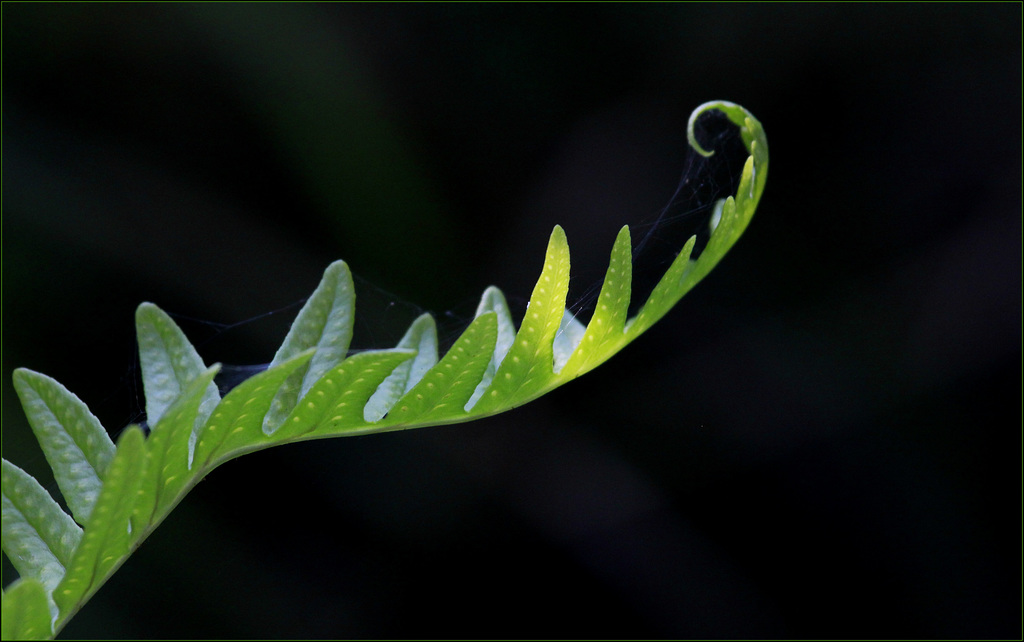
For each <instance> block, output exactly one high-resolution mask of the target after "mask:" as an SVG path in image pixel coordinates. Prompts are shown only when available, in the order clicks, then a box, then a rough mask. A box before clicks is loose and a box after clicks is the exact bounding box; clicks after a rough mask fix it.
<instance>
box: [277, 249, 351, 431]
mask: <svg viewBox="0 0 1024 642" xmlns="http://www.w3.org/2000/svg"><path fill="white" fill-rule="evenodd" d="M355 305H356V294H355V287H354V286H353V285H352V273H351V272H349V269H348V266H347V265H346V264H345V262H344V261H335V262H334V263H332V264H331V265H330V266H329V267H328V268H327V270H326V271H325V272H324V278H323V279H322V280H321V281H320V285H319V286H317V288H316V290H315V291H314V292H313V294H312V296H310V297H309V300H308V301H306V304H305V305H304V306H302V309H301V310H299V315H298V316H297V317H296V318H295V322H294V323H293V324H292V327H291V329H289V330H288V336H286V337H285V339H284V343H283V344H281V347H280V348H279V349H278V351H277V354H275V355H274V360H273V361H271V362H270V365H271V366H276V365H278V364H279V363H281V362H283V361H285V360H287V359H290V358H291V357H294V356H295V355H297V354H299V353H300V352H303V351H305V350H307V349H309V348H316V352H315V353H314V354H313V358H312V359H311V360H310V361H309V363H308V364H306V365H303V366H300V367H299V368H298V369H297V370H295V372H293V373H292V375H291V376H289V377H288V380H287V381H286V382H285V384H284V385H283V386H281V389H280V390H279V391H278V393H277V395H276V396H275V397H274V402H273V404H272V405H271V407H270V412H268V413H267V416H266V418H265V419H264V420H263V431H264V432H266V433H267V434H268V435H269V434H272V433H273V432H274V431H275V430H277V429H278V427H280V425H281V423H282V422H283V421H284V420H285V417H287V416H288V414H289V413H291V411H292V409H293V408H295V406H296V403H297V402H298V400H299V398H300V397H302V396H303V395H305V394H306V392H308V391H309V389H310V388H311V387H312V386H313V384H314V383H316V382H317V380H319V379H320V377H321V376H323V374H324V373H325V372H327V371H328V370H330V369H331V368H333V367H334V366H336V365H338V364H339V363H341V361H342V359H344V358H345V355H346V354H347V353H348V346H349V343H350V342H351V341H352V325H353V323H354V316H355Z"/></svg>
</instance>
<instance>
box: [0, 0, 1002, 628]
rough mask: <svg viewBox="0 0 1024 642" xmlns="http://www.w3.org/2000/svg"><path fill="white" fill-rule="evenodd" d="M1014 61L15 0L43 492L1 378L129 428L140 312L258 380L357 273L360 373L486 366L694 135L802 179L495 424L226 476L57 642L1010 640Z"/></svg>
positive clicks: (856, 8)
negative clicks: (632, 326) (492, 329)
mask: <svg viewBox="0 0 1024 642" xmlns="http://www.w3.org/2000/svg"><path fill="white" fill-rule="evenodd" d="M1020 25H1021V6H1020V4H1018V3H1010V4H986V5H945V4H943V5H922V4H912V5H699V4H698V5H691V4H686V5H671V4H670V5H660V4H659V5H639V6H637V5H603V4H602V5H530V6H509V5H485V6H476V5H426V6H412V5H375V4H370V5H301V4H298V5H292V4H281V5H274V4H270V5H214V6H206V5H187V4H185V5H175V4H171V5H165V4H146V5H133V4H127V5H124V4H117V5H102V4H100V5H95V4H89V5H54V4H49V5H39V4H9V3H5V4H4V5H3V52H2V53H3V319H2V321H3V377H4V383H3V437H4V439H3V445H4V450H3V452H4V457H5V458H8V459H10V460H12V461H14V462H15V463H17V464H18V465H20V466H22V467H24V468H25V469H26V470H28V471H30V472H32V473H33V474H36V475H38V476H39V477H40V478H41V479H42V480H44V482H45V481H46V480H47V479H48V478H47V475H48V473H47V472H46V465H45V461H44V460H43V458H42V456H41V454H40V451H39V450H38V447H37V446H36V445H35V444H34V441H33V438H32V436H31V432H30V430H29V428H28V425H27V423H26V421H25V420H24V417H23V415H22V414H21V411H20V408H19V406H18V403H17V399H16V396H15V394H14V392H13V388H12V386H11V385H10V383H9V382H10V378H9V377H10V373H11V371H12V370H13V369H14V368H16V367H20V366H24V367H29V368H32V369H35V370H39V371H41V372H44V373H46V374H48V375H50V376H53V377H54V378H56V379H57V380H59V381H60V382H62V383H63V384H65V385H66V386H67V387H68V388H69V389H71V390H72V391H74V392H75V393H76V394H78V395H79V396H80V397H81V398H82V399H84V400H85V401H86V402H87V403H88V404H89V405H90V407H91V408H92V409H93V411H94V412H95V413H96V414H97V415H98V416H99V417H100V419H101V420H102V421H103V423H104V425H106V426H107V427H108V429H110V430H111V432H112V433H116V432H117V431H118V430H120V429H121V428H123V427H124V426H125V425H127V424H128V423H129V422H130V421H133V420H134V421H138V420H140V419H141V417H140V416H139V405H138V402H137V401H136V400H135V398H134V396H133V391H134V384H133V381H134V380H135V377H136V373H135V371H134V369H133V359H134V357H133V354H134V350H135V346H134V338H133V332H134V331H133V314H134V309H135V307H136V306H137V305H138V304H139V303H140V302H141V301H153V302H155V303H157V304H158V305H160V306H161V307H163V308H164V309H166V310H168V311H169V312H172V313H174V314H176V315H178V319H179V322H180V323H181V325H182V327H183V328H184V329H185V331H186V333H188V334H189V336H190V337H192V338H193V340H194V341H195V343H197V344H198V345H199V351H200V353H201V354H202V355H203V356H204V357H205V358H206V360H207V362H210V363H212V362H215V361H223V362H225V363H230V364H249V363H260V362H266V361H269V360H270V358H271V357H272V356H273V352H274V350H275V349H276V346H277V345H278V344H279V343H280V341H281V339H282V338H283V336H284V333H285V331H286V330H287V327H288V324H289V323H290V320H291V318H292V317H293V316H294V314H295V312H296V311H297V307H296V306H294V305H292V304H295V303H296V302H297V301H300V300H301V298H302V297H304V296H307V295H308V294H309V292H311V291H312V289H313V288H314V287H315V285H316V283H317V282H318V280H319V278H320V274H321V272H322V271H323V269H324V268H325V267H326V266H327V265H328V264H329V263H330V262H331V261H332V260H335V259H338V258H344V259H345V260H346V261H347V262H348V263H349V265H350V266H351V267H352V269H353V271H354V272H355V273H356V274H357V275H358V276H360V277H362V278H365V279H366V281H367V283H372V284H373V287H369V286H366V285H365V284H364V285H363V286H361V287H362V288H363V290H365V291H366V293H367V294H366V295H365V296H364V295H363V294H361V295H360V297H361V298H360V300H359V306H360V307H359V311H360V314H359V315H357V316H359V317H360V321H359V325H358V327H357V330H356V332H357V336H356V346H357V347H364V348H366V347H368V348H381V347H386V346H388V345H390V342H393V341H394V340H396V339H397V338H398V336H399V335H400V333H401V329H398V330H397V331H396V330H394V329H392V328H391V325H393V324H394V325H397V326H400V324H401V322H407V321H409V320H411V319H412V318H413V317H414V316H415V314H417V313H418V312H419V311H420V310H423V309H426V310H433V311H436V312H438V316H439V319H440V320H441V321H442V325H443V327H444V328H446V330H447V331H448V332H455V331H457V330H458V326H459V324H460V323H462V322H464V321H465V320H466V319H467V318H468V317H470V316H471V315H472V311H473V308H474V307H475V303H476V297H478V296H479V294H480V293H481V292H482V291H483V289H484V287H486V286H487V285H490V284H494V285H498V286H499V287H501V288H502V289H503V290H504V291H505V292H506V294H507V295H508V296H509V298H510V299H511V300H512V301H513V303H515V304H517V305H521V304H522V302H523V301H525V299H526V297H528V295H529V292H530V289H531V288H532V285H533V282H534V280H535V279H536V277H537V274H538V273H539V270H540V267H541V263H542V261H543V253H544V246H545V243H546V240H547V236H548V234H549V233H550V230H551V227H552V226H553V225H554V224H556V223H559V224H561V225H562V226H563V227H564V228H565V230H566V233H567V235H568V238H569V245H570V248H571V249H572V251H573V269H574V274H577V275H578V276H577V277H576V280H574V288H579V287H585V285H587V284H590V283H592V281H593V279H597V278H599V276H600V274H601V272H602V271H603V269H604V264H605V261H606V260H607V254H608V251H609V250H610V248H611V244H612V240H613V239H614V235H615V232H616V231H617V229H618V227H619V226H621V225H622V224H623V223H634V224H635V223H639V222H642V221H644V220H647V219H648V218H649V217H650V216H651V215H652V214H653V213H655V212H656V211H657V210H658V208H659V207H660V206H662V205H663V204H664V203H665V202H666V201H667V200H668V198H669V197H670V196H671V195H672V192H673V190H674V188H675V185H676V182H677V180H678V177H679V172H680V170H681V168H682V167H683V166H684V164H685V158H686V153H685V152H686V150H685V147H686V145H685V125H686V119H687V117H688V115H689V113H690V110H692V109H693V108H694V107H695V106H697V105H698V104H700V103H702V102H704V101H707V100H711V99H727V100H732V101H735V102H738V103H740V104H742V105H744V106H745V107H747V108H748V109H750V110H751V111H752V112H753V113H754V114H755V115H756V116H757V117H758V118H759V119H760V120H761V122H762V123H763V124H764V126H765V129H766V131H767V134H768V140H769V142H770V147H771V170H770V177H769V179H768V186H767V189H766V192H765V195H764V198H763V200H762V204H761V207H760V209H759V211H758V213H757V216H755V218H754V220H753V222H752V224H751V226H750V228H749V229H748V231H747V233H746V234H745V236H744V237H743V238H742V239H741V240H740V242H739V243H738V244H737V245H736V247H735V248H734V249H733V250H732V252H731V253H730V254H729V256H728V257H726V259H725V260H724V261H723V262H722V264H721V265H720V266H719V267H718V268H717V269H716V270H715V272H713V273H712V274H711V275H710V276H709V277H708V278H707V279H706V280H705V281H704V282H703V283H701V284H700V285H699V286H698V287H697V288H696V290H695V291H694V292H692V293H691V294H690V295H688V296H687V297H686V298H685V299H683V301H682V302H681V303H680V304H679V305H678V306H677V307H676V309H675V310H674V311H672V312H671V313H670V314H669V315H668V316H667V317H666V318H665V319H664V320H663V321H661V322H660V323H659V324H658V325H657V326H655V327H654V328H653V329H652V330H651V331H650V332H648V333H647V334H646V335H644V336H643V337H642V338H641V339H640V340H638V341H637V342H636V343H634V344H633V345H631V346H630V347H629V348H628V349H627V350H626V351H624V352H623V353H622V354H620V355H619V356H617V357H615V358H614V359H613V360H612V361H611V362H609V363H608V364H606V365H604V366H602V367H601V368H599V369H598V370H596V371H595V372H593V373H591V374H589V375H587V376H586V377H584V378H582V379H581V380H579V381H576V382H573V383H572V384H570V385H568V386H566V387H564V388H561V389H559V390H558V391H556V392H554V393H552V394H550V395H548V396H546V397H544V398H542V399H540V400H538V401H536V402H533V403H531V404H530V405H528V406H525V407H523V408H520V409H517V410H515V411H512V412H509V413H506V414H504V415H501V416H498V417H494V418H491V419H488V420H483V421H479V422H475V423H470V424H465V425H458V426H449V427H442V428H431V429H425V430H418V431H410V432H399V433H389V434H384V435H373V436H366V437H357V438H351V439H333V440H326V441H320V442H312V443H306V444H299V445H292V446H287V447H282V448H278V449H273V450H270V451H266V452H263V453H258V454H254V455H250V456H246V457H244V458H242V459H239V460H236V461H234V462H231V463H229V464H227V465H225V466H223V467H222V468H219V469H218V470H216V471H215V472H214V473H212V474H211V475H210V476H209V477H208V478H207V480H206V481H204V482H203V483H202V484H200V485H199V486H198V487H197V488H196V489H195V490H194V491H193V492H192V493H191V495H190V496H189V497H188V498H187V499H186V500H185V501H184V502H183V503H182V505H180V506H179V507H178V508H177V509H176V510H175V512H174V513H173V514H172V515H171V516H170V517H169V518H168V520H167V521H166V522H165V523H164V524H163V525H162V526H161V527H160V528H159V529H158V530H157V531H156V533H155V534H154V535H153V536H152V537H150V539H149V540H147V542H146V543H145V545H144V546H143V547H142V548H141V549H140V550H139V551H138V552H137V553H136V554H135V555H134V556H133V557H132V558H131V559H130V560H129V561H128V563H127V564H126V565H125V566H124V567H123V568H122V569H121V570H120V571H119V572H118V573H117V574H116V575H115V576H114V577H113V578H112V579H111V581H110V582H108V584H107V585H106V586H104V587H103V589H102V590H101V591H100V592H99V593H98V594H97V595H96V596H95V597H94V598H93V599H92V600H91V601H90V603H89V604H87V605H86V607H85V608H84V609H83V611H82V612H81V613H80V614H79V615H78V616H76V617H75V618H74V620H72V622H71V624H70V625H69V626H68V627H67V628H66V629H65V632H64V634H63V636H65V637H103V638H109V637H155V638H177V637H184V638H188V637H364V636H369V637H437V636H457V637H465V636H482V637H504V636H529V637H538V636H554V637H580V636H600V637H623V636H625V637H643V636H675V637H687V636H703V637H736V636H745V637H819V636H820V637H861V636H863V637H890V636H893V637H1017V638H1019V636H1020V635H1021V618H1020V613H1021V612H1020V604H1021V560H1020V545H1021V530H1020V526H1021V512H1020V510H1021V494H1020V487H1021V469H1020V463H1021V456H1020V453H1021V414H1020V409H1021V396H1020V394H1021V376H1020V375H1021V352H1020V350H1021V340H1020V339H1021V297H1020V293H1021V278H1020V275H1021V252H1020V249H1021V129H1020V122H1021V28H1020ZM389 293H390V294H389ZM288 306H292V307H288ZM282 308H286V309H284V310H281V309H282ZM275 310H281V311H280V312H278V313H275V314H271V315H269V316H263V317H261V318H259V319H258V320H254V321H251V322H249V323H245V324H242V325H239V326H238V327H234V328H232V329H230V330H227V331H225V332H220V333H218V332H217V331H216V330H217V328H216V327H214V326H213V325H211V323H219V324H235V323H238V322H242V321H246V320H250V319H253V318H254V317H257V316H259V315H265V314H266V313H267V312H270V311H275ZM190 319H199V320H202V321H205V322H207V323H201V322H195V321H190ZM50 479H52V478H50ZM4 564H5V566H4V569H5V575H6V577H5V578H4V582H5V583H9V582H10V581H11V578H12V577H13V576H14V574H13V572H12V571H10V566H9V565H8V563H7V561H6V559H5V561H4Z"/></svg>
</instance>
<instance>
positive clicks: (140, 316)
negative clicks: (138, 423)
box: [135, 303, 220, 427]
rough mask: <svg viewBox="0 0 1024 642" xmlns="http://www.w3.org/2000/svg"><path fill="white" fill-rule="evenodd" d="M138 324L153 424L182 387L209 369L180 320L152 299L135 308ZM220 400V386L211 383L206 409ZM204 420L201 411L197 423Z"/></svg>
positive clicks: (148, 414)
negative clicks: (157, 305)
mask: <svg viewBox="0 0 1024 642" xmlns="http://www.w3.org/2000/svg"><path fill="white" fill-rule="evenodd" d="M135 328H136V332H137V333H138V340H139V365H140V366H141V368H142V385H143V387H144V389H145V391H146V421H147V423H148V424H149V426H150V427H153V426H155V425H156V424H157V423H158V422H159V421H160V418H161V417H163V414H164V412H166V411H167V408H168V407H170V405H171V404H172V403H174V401H175V399H177V398H178V397H179V396H180V395H181V393H182V391H184V390H185V388H186V387H188V385H189V384H190V383H192V381H193V380H194V379H195V378H196V377H198V376H199V375H201V374H202V373H203V371H204V370H206V364H204V363H203V359H202V358H201V357H200V356H199V353H198V352H196V349H195V348H194V347H192V344H191V343H190V342H189V340H188V339H187V338H186V337H185V333H184V332H182V331H181V328H179V327H178V324H177V323H175V322H174V320H173V319H171V317H170V316H168V315H167V313H166V312H164V311H163V310H161V309H160V308H158V307H156V306H155V305H153V304H152V303H143V304H142V305H140V306H139V307H138V309H137V310H136V311H135ZM219 401H220V393H218V392H217V386H216V385H214V384H213V383H210V385H209V386H207V389H206V391H205V394H204V396H203V400H202V408H203V413H204V414H205V415H207V416H208V415H209V414H210V412H212V411H213V408H214V407H215V406H216V405H217V403H218V402H219ZM204 420H205V417H203V416H202V415H200V417H199V418H197V423H199V424H201V423H202V421H204Z"/></svg>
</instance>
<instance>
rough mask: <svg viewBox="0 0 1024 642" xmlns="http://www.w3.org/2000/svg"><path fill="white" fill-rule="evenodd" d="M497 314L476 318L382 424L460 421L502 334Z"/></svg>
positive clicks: (405, 424)
mask: <svg viewBox="0 0 1024 642" xmlns="http://www.w3.org/2000/svg"><path fill="white" fill-rule="evenodd" d="M496 317H497V315H496V314H495V313H493V312H487V313H485V314H482V315H480V316H478V317H477V318H475V319H473V322H472V323H470V324H469V327H468V328H466V331H465V332H463V333H462V336H460V337H459V338H458V340H457V341H456V342H455V344H454V345H453V346H452V347H451V349H450V350H449V351H448V353H447V354H445V355H444V357H443V358H442V359H441V360H440V361H438V362H437V365H435V366H434V367H433V368H431V369H430V372H428V373H427V374H426V375H424V377H423V379H422V380H421V381H420V382H419V383H418V384H416V386H414V387H413V389H412V390H410V391H409V392H408V393H407V394H406V395H405V396H404V397H402V398H401V399H400V400H399V401H398V403H397V404H395V407H394V408H393V409H392V410H391V414H389V415H388V417H387V419H386V420H384V421H383V422H382V423H383V424H386V425H389V426H392V425H399V426H408V425H416V424H424V423H433V422H443V421H445V418H452V419H448V420H449V421H451V420H458V419H459V418H462V417H463V416H464V415H465V405H466V402H467V401H469V397H470V396H471V395H472V394H473V390H474V388H475V387H476V385H477V383H478V382H479V381H480V377H481V376H483V372H484V369H485V368H486V367H487V363H488V362H489V361H490V360H491V356H492V355H493V354H494V343H495V341H496V340H497V337H498V323H497V318H496Z"/></svg>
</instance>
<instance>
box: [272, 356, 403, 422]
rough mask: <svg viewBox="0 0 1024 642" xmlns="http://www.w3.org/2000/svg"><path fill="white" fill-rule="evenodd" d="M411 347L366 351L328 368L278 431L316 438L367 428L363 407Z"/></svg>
mask: <svg viewBox="0 0 1024 642" xmlns="http://www.w3.org/2000/svg"><path fill="white" fill-rule="evenodd" d="M415 354H416V353H415V352H413V351H411V350H398V349H394V350H377V351H370V352H362V353H360V354H357V355H355V356H353V357H350V358H348V359H346V360H345V361H343V362H342V363H341V365H339V366H337V367H335V368H334V369H333V370H328V371H327V373H325V374H324V376H323V377H321V378H320V380H319V381H317V382H316V385H314V386H313V388H312V389H311V390H310V391H309V394H307V395H306V396H305V397H303V399H302V400H301V401H300V402H299V405H298V406H296V408H295V411H294V412H293V413H292V414H291V415H290V416H289V417H288V419H287V420H286V421H285V423H284V425H282V426H281V428H280V430H279V431H278V433H279V435H278V434H276V435H275V436H279V437H280V439H281V440H282V441H284V440H289V441H290V440H297V439H313V438H320V437H327V436H330V435H336V434H340V433H347V432H351V431H353V430H355V429H358V428H363V427H366V426H368V425H370V424H367V422H366V419H365V418H364V417H363V409H364V407H365V406H366V402H367V401H368V400H369V399H370V395H372V394H373V393H374V391H375V390H376V389H377V387H378V386H379V385H380V384H381V382H382V381H384V378H385V377H387V376H388V375H389V374H391V371H393V370H394V369H395V368H396V367H397V366H398V365H399V364H400V363H402V362H403V361H407V360H408V359H411V358H412V357H414V356H415Z"/></svg>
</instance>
